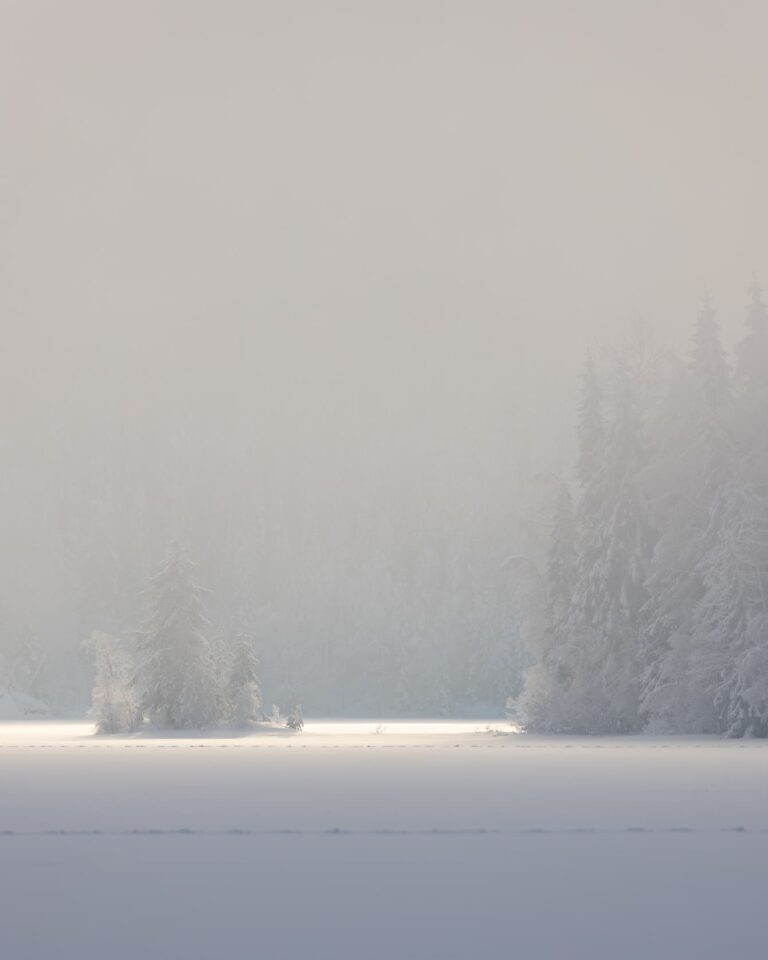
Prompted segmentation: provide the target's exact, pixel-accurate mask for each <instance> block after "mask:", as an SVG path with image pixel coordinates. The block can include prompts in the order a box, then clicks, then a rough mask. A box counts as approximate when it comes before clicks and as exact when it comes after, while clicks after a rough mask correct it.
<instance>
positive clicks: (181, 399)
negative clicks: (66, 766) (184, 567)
mask: <svg viewBox="0 0 768 960" xmlns="http://www.w3.org/2000/svg"><path fill="white" fill-rule="evenodd" d="M2 19H3V30H2V32H1V36H0V63H2V67H1V68H0V69H2V85H1V87H2V93H1V94H0V104H1V109H2V126H1V128H0V137H2V141H1V142H0V146H1V147H2V150H0V155H1V156H2V161H1V168H2V192H1V194H0V195H1V196H2V217H1V218H0V221H1V222H2V226H1V227H0V243H2V253H1V255H0V317H1V318H2V319H1V320H0V324H1V325H2V334H3V336H2V351H1V353H0V368H1V369H0V390H2V397H3V402H2V405H0V409H1V410H2V414H0V416H2V420H3V422H2V431H1V432H0V436H1V437H2V456H3V464H4V469H3V471H2V474H1V475H0V486H1V489H2V495H1V497H0V537H1V538H2V543H3V545H4V550H3V553H2V558H0V614H1V616H2V631H3V635H4V638H5V639H4V641H3V642H4V644H5V646H6V647H7V648H10V649H15V646H16V645H17V643H18V637H19V636H21V635H24V636H25V637H27V638H28V639H30V638H31V640H32V641H33V642H34V645H35V646H36V648H39V651H40V652H39V653H38V657H39V658H40V659H42V660H44V661H45V664H46V666H45V669H44V670H43V673H42V674H41V676H40V678H39V684H40V694H41V696H42V695H43V694H44V699H45V700H46V701H47V702H48V703H49V704H50V706H51V708H52V709H53V710H54V711H55V712H57V713H62V712H63V713H65V714H75V715H78V714H82V712H83V711H84V709H85V708H86V707H87V704H88V700H89V697H90V684H91V679H92V678H91V672H90V671H91V668H90V666H89V665H88V663H87V662H86V660H85V659H84V655H83V653H82V650H81V644H82V641H83V640H85V639H86V638H87V637H88V636H89V635H90V634H91V633H92V632H93V631H95V630H98V631H107V632H108V633H111V634H113V635H115V636H118V637H126V638H127V637H129V636H130V635H132V633H133V632H135V631H136V630H137V629H138V628H139V626H140V624H141V623H142V622H143V618H144V616H145V599H146V598H145V590H146V587H147V583H148V581H149V578H150V577H151V575H152V574H153V573H154V572H155V571H156V570H157V568H158V566H159V564H160V563H161V561H162V558H163V556H164V552H165V551H166V549H167V544H168V543H169V542H170V541H173V540H180V541H182V542H183V543H184V544H185V545H186V546H187V547H188V548H189V550H190V552H191V554H192V556H194V558H195V559H196V561H197V562H198V578H199V580H200V582H201V584H203V585H204V586H205V587H206V588H208V589H209V590H210V593H209V594H207V595H206V606H207V610H208V617H209V620H210V628H209V631H208V632H209V634H210V638H211V640H213V639H215V638H216V637H226V636H228V635H230V634H231V633H232V631H233V630H235V629H237V627H238V624H239V625H240V626H242V625H243V624H245V626H246V627H247V629H248V631H249V632H250V633H251V634H252V635H253V636H254V639H255V645H256V648H257V652H258V656H259V659H260V662H261V665H262V672H263V676H262V682H263V684H264V688H265V696H266V698H267V700H269V701H271V700H272V699H274V700H276V701H277V702H282V700H286V702H291V701H292V700H294V699H295V700H301V701H302V702H304V704H305V706H308V707H309V708H311V709H312V710H314V711H315V712H318V713H320V714H331V715H339V714H344V713H351V714H353V715H376V714H381V713H386V712H388V711H392V710H399V711H401V712H404V713H406V714H417V715H418V714H422V715H434V714H435V713H436V712H438V713H445V712H448V713H453V714H459V715H465V714H470V715H474V714H475V713H477V712H478V711H479V712H480V713H481V714H482V713H484V712H486V713H487V712H488V711H489V710H491V711H496V712H498V711H501V709H502V706H503V703H504V700H505V698H506V697H507V696H514V695H517V694H518V693H519V692H520V689H521V685H522V678H523V672H524V669H525V668H526V667H527V666H529V665H530V664H531V663H532V662H533V661H535V660H536V658H537V656H538V653H537V651H536V649H535V648H534V649H533V650H531V648H530V644H529V643H528V639H527V637H526V630H527V629H530V626H529V627H526V623H529V621H530V611H529V610H528V609H527V608H526V603H527V598H528V597H529V594H530V591H531V585H532V579H531V578H532V577H535V573H532V572H531V568H532V567H534V566H535V567H538V568H539V569H540V568H541V565H542V563H543V559H544V556H545V553H546V549H547V537H548V535H549V531H550V528H551V521H552V517H551V510H552V505H553V500H554V497H555V494H556V490H557V483H558V482H559V480H560V479H566V480H568V479H570V478H572V476H573V468H574V463H575V460H576V456H577V450H576V440H575V437H574V425H575V404H576V402H577V393H578V384H579V380H578V377H579V371H580V368H581V364H582V361H583V359H584V358H585V356H586V355H587V354H588V353H589V352H592V354H593V355H596V356H598V357H599V358H603V357H605V356H606V355H607V354H608V353H609V352H610V351H611V350H612V349H613V348H614V347H615V346H616V345H617V344H618V343H620V342H622V340H623V338H625V336H626V331H627V330H628V329H629V327H630V326H631V324H632V323H634V322H635V321H637V320H638V318H640V319H641V320H642V321H643V322H644V323H645V324H646V326H647V328H648V329H649V331H650V332H651V334H652V335H653V336H654V337H655V338H656V340H657V341H658V342H659V343H660V344H663V349H664V350H670V351H675V352H676V353H677V355H678V356H680V357H682V358H685V357H687V355H688V352H689V350H690V338H691V330H692V325H693V323H694V320H695V317H696V312H697V309H698V305H699V302H700V299H701V297H702V296H703V295H704V294H705V293H707V292H708V293H710V294H711V295H712V296H713V297H714V298H715V304H716V305H718V306H719V307H720V309H719V313H718V318H719V320H720V324H721V327H722V330H723V335H724V338H725V340H726V342H727V343H729V344H730V343H733V342H735V341H736V340H737V339H738V337H739V335H740V329H741V324H742V322H743V316H744V312H743V308H744V306H745V305H746V302H747V287H748V285H749V282H750V278H751V276H752V274H753V272H757V273H758V275H759V274H760V272H761V270H763V269H764V266H765V264H764V256H763V255H764V242H763V232H764V223H765V220H766V213H767V212H768V211H766V200H767V199H768V198H767V197H766V191H765V188H764V185H763V180H764V178H763V177H762V176H761V174H760V171H762V169H763V168H764V167H765V164H766V159H768V158H767V157H766V153H767V150H766V147H767V145H768V144H767V141H766V135H765V125H764V122H763V117H762V97H761V92H762V91H763V90H764V89H765V83H766V79H768V67H767V66H766V63H765V58H764V56H763V45H764V36H765V27H766V26H767V24H766V19H768V18H767V17H766V14H765V11H764V8H763V6H762V5H761V4H759V3H748V2H742V3H740V4H738V5H737V7H736V8H734V7H733V5H732V4H726V3H720V2H715V3H699V2H697V3H688V2H681V3H673V4H669V3H664V4H661V3H651V4H643V5H631V4H624V5H621V7H617V6H616V4H611V3H597V2H587V3H582V4H578V5H573V4H566V3H547V4H527V3H513V4H510V3H502V2H498V3H496V2H488V0H486V2H481V3H477V4H474V3H473V4H468V3H453V2H446V3H431V2H422V3H416V4H413V3H402V2H393V3H387V4H380V3H335V2H325V3H322V4H312V3H299V4H292V5H290V6H286V5H285V4H279V3H261V2H260V3H257V4H253V3H245V2H242V3H241V2H227V3H225V4H224V5H223V6H219V5H217V6H216V7H215V8H214V6H213V5H212V4H208V3H199V2H183V3H182V2H173V0H165V2H163V3H160V4H157V3H146V2H137V3H131V4H103V3H96V2H81V0H73V2H70V3H67V4H55V3H33V4H28V3H14V2H8V0H6V2H5V3H4V4H3V13H2ZM511 556H512V557H519V556H522V557H524V558H526V559H525V561H524V562H522V563H513V564H512V565H511V566H510V564H509V563H506V561H508V559H509V558H510V557H511ZM529 561H530V562H529ZM404 662H407V663H408V664H409V666H408V668H407V669H408V672H409V676H410V679H409V692H408V693H407V695H406V694H405V693H404V692H403V689H402V676H401V674H402V672H403V670H404V669H405V667H404V666H403V663H404Z"/></svg>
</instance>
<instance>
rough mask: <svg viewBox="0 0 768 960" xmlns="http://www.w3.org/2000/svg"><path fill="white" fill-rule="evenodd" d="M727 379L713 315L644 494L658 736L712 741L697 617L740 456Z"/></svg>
mask: <svg viewBox="0 0 768 960" xmlns="http://www.w3.org/2000/svg"><path fill="white" fill-rule="evenodd" d="M730 402H731V385H730V371H729V368H728V363H727V358H726V354H725V350H724V349H723V346H722V343H721V341H720V335H719V329H718V325H717V322H716V319H715V312H714V310H713V308H712V305H711V303H710V302H709V300H708V299H706V300H705V301H704V302H703V304H702V306H701V308H700V310H699V312H698V316H697V318H696V325H695V328H694V335H693V351H692V357H691V361H690V365H689V369H688V371H681V372H679V375H677V376H675V378H674V381H673V384H672V386H671V389H670V391H669V394H668V397H667V401H666V403H665V404H663V405H662V409H661V415H660V417H659V420H658V423H657V424H656V425H655V435H656V440H657V443H656V450H655V453H654V457H653V461H652V464H651V466H650V468H649V470H648V471H647V472H646V482H645V487H646V491H647V494H648V497H649V501H650V510H651V514H652V517H653V522H654V525H655V526H656V528H657V529H658V530H659V531H660V536H659V539H658V541H657V543H656V547H655V550H654V555H653V561H652V564H651V570H650V574H649V579H648V583H647V587H648V593H649V600H648V602H647V603H646V606H645V608H644V610H643V628H642V636H641V647H642V649H641V659H642V666H643V675H642V695H641V708H642V710H643V713H644V714H645V715H646V717H647V719H648V722H649V724H650V725H651V728H652V729H666V730H672V731H676V732H686V733H688V732H690V733H707V732H712V730H713V729H714V728H715V720H714V712H713V706H712V697H711V696H710V693H709V691H708V690H707V689H706V686H705V685H703V684H702V682H701V678H700V677H699V676H697V670H696V669H695V667H694V663H695V660H696V658H697V656H698V650H699V648H698V646H697V644H696V637H695V634H694V630H693V613H694V610H695V608H696V605H697V604H698V603H699V601H700V600H701V598H702V596H703V594H704V591H705V586H704V568H703V560H704V558H705V557H706V556H707V553H708V552H709V550H711V549H712V547H713V546H714V542H715V539H716V535H717V534H716V530H717V523H713V521H712V517H713V510H714V509H715V506H716V504H717V503H718V502H719V501H720V497H721V492H722V490H723V487H724V484H725V483H726V481H727V478H728V473H729V468H730V462H731V460H732V458H733V452H734V451H733V442H732V436H731V431H730V430H729V428H728V425H727V420H726V418H727V414H728V412H729V406H730Z"/></svg>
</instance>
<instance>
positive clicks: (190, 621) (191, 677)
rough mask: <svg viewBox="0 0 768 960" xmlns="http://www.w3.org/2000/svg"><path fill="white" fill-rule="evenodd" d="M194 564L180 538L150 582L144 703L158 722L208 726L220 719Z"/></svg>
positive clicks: (142, 668) (143, 647)
mask: <svg viewBox="0 0 768 960" xmlns="http://www.w3.org/2000/svg"><path fill="white" fill-rule="evenodd" d="M207 627H208V621H207V619H206V617H205V613H204V607H203V590H202V588H201V587H200V586H199V584H198V583H197V580H196V577H195V564H194V562H193V561H192V559H191V557H190V556H189V554H188V553H187V551H186V550H185V549H184V548H183V547H182V546H181V545H180V544H178V543H174V544H172V545H171V547H170V549H169V552H168V555H167V557H166V559H165V561H164V563H163V565H162V568H161V569H160V572H159V573H158V574H157V575H156V576H155V578H154V579H153V581H152V585H151V607H150V615H149V619H148V622H147V624H146V627H145V629H144V631H143V632H142V634H141V637H140V639H139V642H138V650H139V657H140V663H139V671H138V686H139V691H140V695H141V706H142V709H143V710H144V712H145V713H146V715H147V716H148V717H149V719H150V721H151V722H152V723H153V724H155V725H156V726H159V727H169V728H172V729H190V728H199V727H206V726H209V725H210V724H212V723H214V722H216V720H217V719H218V712H219V711H218V706H219V698H218V691H217V689H216V671H215V665H214V662H213V658H212V656H211V651H210V648H209V644H208V641H207V639H206V636H205V630H206V629H207Z"/></svg>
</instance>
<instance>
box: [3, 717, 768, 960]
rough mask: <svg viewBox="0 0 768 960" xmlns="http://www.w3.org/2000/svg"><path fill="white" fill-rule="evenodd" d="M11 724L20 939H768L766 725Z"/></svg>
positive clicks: (461, 943) (561, 950)
mask: <svg viewBox="0 0 768 960" xmlns="http://www.w3.org/2000/svg"><path fill="white" fill-rule="evenodd" d="M91 729H92V728H91V727H90V726H89V725H88V724H52V723H49V722H36V723H18V724H2V725H0V762H1V763H2V770H3V779H2V785H3V789H2V791H0V831H1V832H2V836H0V850H2V879H3V891H4V892H3V896H2V898H0V919H1V920H2V929H3V932H4V937H3V940H4V948H3V957H4V958H5V957H8V958H10V960H43V958H48V957H56V958H57V960H69V958H72V960H74V958H78V960H91V958H93V960H95V958H100V960H101V958H103V957H105V956H108V957H110V960H122V958H126V960H127V958H129V957H130V958H137V957H141V958H142V960H151V958H158V960H159V958H163V960H165V958H171V957H177V956H184V957H185V958H191V960H197V958H199V960H203V958H206V960H207V958H214V957H216V958H218V957H224V958H226V957H235V956H256V955H260V956H265V957H269V958H270V960H272V958H286V960H288V958H297V960H298V958H302V960H303V958H304V957H307V956H312V957H313V958H318V960H325V958H327V960H345V958H355V960H358V958H366V960H368V958H372V960H379V958H381V960H385V958H386V960H390V958H403V957H408V958H412V957H413V958H415V957H441V958H457V960H458V958H470V957H479V958H485V957H496V956H504V955H506V956H524V957H526V958H529V957H534V958H550V957H551V958H558V957H562V956H566V955H567V956H569V957H578V958H581V957H583V958H585V960H586V958H589V960H594V958H611V960H614V958H618V957H621V958H638V960H639V958H644V960H645V958H670V960H673V958H674V960H686V958H691V960H710V958H711V960H722V958H725V957H728V958H740V957H744V958H747V957H750V958H753V957H757V956H762V955H764V952H765V940H766V937H765V932H764V924H763V921H762V899H763V890H764V884H765V880H766V876H767V874H768V867H766V864H768V813H767V812H766V811H768V802H767V801H768V744H767V743H764V742H756V741H738V742H734V741H724V740H714V739H713V740H698V739H697V740H693V739H686V738H668V739H659V738H656V739H651V738H640V737H632V738H626V739H608V738H606V739H587V738H570V739H566V738H557V739H554V738H534V737H529V736H526V735H520V734H517V733H516V732H515V731H514V729H513V728H512V727H510V726H509V725H508V724H505V723H503V722H499V721H489V722H488V723H485V722H476V721H469V722H466V723H457V722H453V721H445V722H442V721H434V722H401V721H388V720H382V721H380V722H379V721H361V722H342V721H340V722H308V723H307V726H306V729H305V731H304V732H303V733H301V734H292V733H290V734H287V735H286V734H285V733H282V732H281V731H277V730H275V729H271V730H270V729H269V728H266V729H264V730H261V731H259V732H256V733H253V734H250V735H246V736H233V737H223V736H201V735H199V734H197V735H191V736H187V737H182V738H173V739H169V738H162V737H150V736H146V735H143V736H133V737H93V736H91V734H90V731H91Z"/></svg>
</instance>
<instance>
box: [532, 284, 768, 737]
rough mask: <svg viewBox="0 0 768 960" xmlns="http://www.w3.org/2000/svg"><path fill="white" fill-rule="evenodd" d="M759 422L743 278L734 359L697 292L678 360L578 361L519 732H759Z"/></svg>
mask: <svg viewBox="0 0 768 960" xmlns="http://www.w3.org/2000/svg"><path fill="white" fill-rule="evenodd" d="M766 427H768V312H767V311H766V306H765V304H764V302H763V298H762V295H761V291H760V289H759V287H758V286H757V284H753V286H752V288H751V289H750V299H749V307H748V312H747V319H746V324H745V330H744V334H743V338H742V339H741V341H740V343H739V344H738V345H737V347H736V351H735V362H734V363H733V364H732V363H731V362H729V358H728V356H727V355H726V351H725V350H724V348H723V345H722V343H721V339H720V334H719V329H718V324H717V322H716V317H715V311H714V309H713V307H712V305H711V303H710V302H709V301H708V300H705V302H704V303H703V304H702V306H701V309H700V310H699V313H698V316H697V319H696V323H695V326H694V331H693V338H692V350H691V356H690V360H689V362H688V364H687V365H685V364H681V363H679V362H677V361H675V360H674V359H673V358H670V357H669V356H665V355H663V354H662V353H660V352H659V351H657V350H653V349H651V347H650V346H649V344H648V342H647V340H646V339H644V338H643V337H642V336H639V337H636V338H635V339H634V340H633V341H632V342H631V343H630V344H629V345H628V347H627V348H626V349H625V350H624V351H623V353H622V354H621V355H620V356H619V357H617V358H615V359H614V361H613V362H612V363H610V364H609V365H608V368H607V369H606V370H605V371H603V372H602V374H598V371H597V369H596V365H595V364H594V362H592V361H591V360H590V361H588V363H587V365H586V366H585V370H584V374H583V380H582V391H581V404H580V407H579V419H578V442H579V455H578V464H577V471H576V474H577V490H578V495H577V497H576V505H575V508H572V506H571V499H570V493H569V492H568V491H567V490H566V489H565V487H564V488H563V491H562V493H561V496H560V499H559V501H558V504H557V510H556V513H555V517H554V524H553V533H552V537H551V544H550V548H549V558H548V562H547V565H546V578H545V579H546V591H545V598H544V604H545V616H544V622H545V627H544V628H543V629H542V630H541V631H540V632H539V636H538V644H537V646H538V656H539V659H538V663H537V664H536V665H535V666H534V667H533V668H532V669H531V670H530V671H529V673H528V676H527V679H526V684H525V689H524V692H523V695H522V697H521V699H520V708H521V711H522V714H523V717H524V720H525V722H526V724H527V726H528V729H530V730H539V731H551V732H555V731H557V732H575V733H624V732H631V731H638V730H642V729H645V728H650V729H652V730H664V731H671V732H681V733H721V734H725V735H727V736H745V735H752V736H766V735H768V434H767V433H766Z"/></svg>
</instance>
